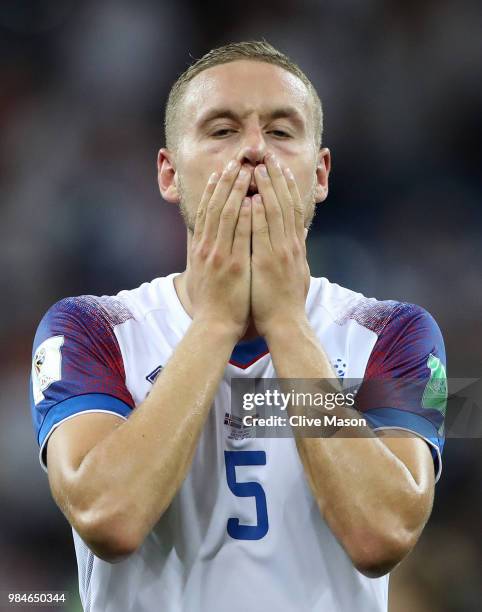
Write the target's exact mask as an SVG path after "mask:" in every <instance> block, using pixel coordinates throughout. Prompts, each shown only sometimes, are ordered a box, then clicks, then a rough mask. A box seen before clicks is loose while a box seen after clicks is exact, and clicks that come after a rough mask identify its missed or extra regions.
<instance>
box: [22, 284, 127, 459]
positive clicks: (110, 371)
mask: <svg viewBox="0 0 482 612" xmlns="http://www.w3.org/2000/svg"><path fill="white" fill-rule="evenodd" d="M129 318H131V315H130V313H129V311H128V310H127V309H126V308H125V307H124V306H123V305H122V303H121V302H120V301H119V300H117V299H116V298H97V297H94V296H82V297H76V298H66V299H64V300H61V301H60V302H57V303H56V304H54V306H52V308H50V310H48V311H47V313H46V314H45V316H44V317H43V319H42V321H41V322H40V324H39V326H38V329H37V333H36V335H35V339H34V344H33V353H32V372H31V377H30V406H31V413H32V420H33V425H34V429H35V434H36V436H37V442H38V444H39V447H40V463H41V465H42V467H43V468H44V469H45V470H47V466H46V457H45V453H44V450H45V447H46V443H47V440H48V438H49V436H50V435H51V433H52V432H53V431H54V429H55V428H56V427H57V426H58V425H60V423H62V422H63V421H65V420H67V419H69V418H72V417H73V416H75V415H78V414H80V413H82V412H108V413H113V414H117V415H119V416H121V417H123V418H128V416H129V414H130V413H131V411H132V409H133V408H134V401H133V399H132V396H131V394H130V393H129V391H128V389H127V387H126V384H125V372H124V365H123V360H122V354H121V351H120V348H119V344H118V342H117V338H116V336H115V332H114V328H115V326H116V325H117V324H119V323H122V322H124V321H125V320H127V319H129Z"/></svg>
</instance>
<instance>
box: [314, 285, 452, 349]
mask: <svg viewBox="0 0 482 612" xmlns="http://www.w3.org/2000/svg"><path fill="white" fill-rule="evenodd" d="M312 290H313V291H312ZM311 292H312V296H311V304H310V306H311V308H322V309H323V310H324V311H325V312H326V313H327V314H329V315H330V317H331V318H332V320H333V322H334V323H336V324H337V325H341V326H342V325H346V324H347V323H349V322H351V321H353V322H356V323H358V324H359V325H361V326H362V327H364V328H366V329H368V330H370V331H372V332H374V333H375V334H376V335H377V336H378V337H379V338H381V337H387V336H390V335H396V334H397V333H398V334H400V333H403V332H404V331H411V332H412V333H414V332H417V331H418V332H423V333H425V334H427V333H429V334H430V335H441V332H440V328H439V326H438V325H437V322H436V321H435V319H434V317H433V316H432V315H431V314H430V312H428V311H427V310H426V309H425V308H423V307H422V306H419V305H417V304H412V303H409V302H403V301H399V300H379V299H377V298H374V297H366V296H365V295H363V294H362V293H359V292H356V291H353V290H351V289H348V288H346V287H342V286H340V285H338V284H337V283H332V282H330V281H329V280H328V279H326V278H313V279H312V285H311V287H310V293H311Z"/></svg>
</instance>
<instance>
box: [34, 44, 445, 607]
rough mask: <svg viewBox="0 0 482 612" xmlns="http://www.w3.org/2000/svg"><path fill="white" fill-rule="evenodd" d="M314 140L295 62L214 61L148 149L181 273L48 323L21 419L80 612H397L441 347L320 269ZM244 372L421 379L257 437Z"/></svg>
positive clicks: (420, 506)
mask: <svg viewBox="0 0 482 612" xmlns="http://www.w3.org/2000/svg"><path fill="white" fill-rule="evenodd" d="M321 137H322V110H321V104H320V100H319V98H318V95H317V93H316V91H315V90H314V88H313V86H312V84H311V82H310V81H309V80H308V78H307V77H306V76H305V74H304V73H303V72H302V71H301V69H300V68H299V67H298V66H296V65H295V64H294V63H292V62H291V61H290V60H289V59H288V58H287V57H286V56H285V55H283V54H282V53H280V52H279V51H277V50H276V49H274V48H273V47H272V46H271V45H269V44H268V43H266V42H245V43H237V44H230V45H227V46H225V47H222V48H219V49H215V50H212V51H211V52H209V53H208V54H207V55H205V56H204V57H203V58H201V59H200V60H199V61H197V62H196V63H194V64H193V65H192V66H191V67H190V68H189V69H188V70H187V71H186V72H185V73H184V74H182V75H181V76H180V78H179V79H178V80H177V82H176V83H175V84H174V86H173V88H172V90H171V92H170V96H169V100H168V105H167V110H166V144H167V148H162V149H161V150H160V151H159V155H158V181H159V187H160V192H161V194H162V197H163V198H164V200H165V201H167V202H170V203H173V204H176V205H179V207H180V209H181V212H182V214H183V217H184V220H185V223H186V226H187V263H186V269H185V271H183V272H182V273H180V274H179V273H173V274H170V275H169V276H167V277H164V278H157V279H155V280H153V281H152V282H150V283H144V284H143V285H141V286H140V287H138V288H137V289H133V290H129V291H127V290H125V291H120V293H118V294H117V295H116V296H113V297H106V296H104V297H94V296H90V295H89V296H82V297H74V298H67V299H63V300H61V301H60V302H58V303H57V304H55V305H54V306H52V308H50V310H49V311H48V312H47V314H46V315H45V316H44V318H43V320H42V322H41V323H40V325H39V328H38V331H37V334H36V337H35V341H34V349H33V365H32V378H31V391H32V393H31V395H32V404H31V407H32V416H33V422H34V426H35V430H36V434H37V439H38V443H39V446H40V461H41V464H42V466H43V468H44V469H45V470H47V468H48V478H49V483H50V487H51V491H52V495H53V497H54V499H55V500H56V502H57V504H58V506H59V508H60V509H61V510H62V512H63V513H64V514H65V516H66V518H67V520H68V521H69V523H70V525H71V526H72V533H73V539H74V544H75V550H76V555H77V561H78V568H79V587H80V595H81V599H82V604H83V606H84V609H85V610H86V611H87V612H124V611H125V612H127V611H135V612H153V611H157V610H162V611H165V612H181V611H183V612H197V611H200V612H227V611H228V610H229V611H233V612H248V611H249V612H271V611H273V612H304V611H312V612H352V611H353V610H360V611H364V612H368V611H382V610H386V609H387V591H388V573H389V572H390V570H391V569H392V568H393V567H395V566H396V565H397V564H398V563H399V562H400V561H401V560H402V559H403V558H404V557H405V556H406V555H407V553H408V552H409V551H410V550H411V549H412V548H413V546H414V545H415V543H416V541H417V539H418V537H419V536H420V533H421V531H422V529H423V527H424V525H425V523H426V521H427V520H428V517H429V514H430V511H431V507H432V501H433V495H434V483H435V481H436V479H437V478H438V476H439V474H440V469H441V454H440V453H441V450H442V445H443V429H442V425H443V408H442V407H441V406H440V403H437V402H434V401H432V400H433V390H434V388H435V387H437V385H438V387H437V388H438V389H439V390H440V388H443V385H444V381H445V352H444V345H443V340H442V337H441V334H440V331H439V329H438V327H437V324H436V323H435V321H434V319H433V318H432V317H431V316H430V315H429V314H428V313H427V312H426V311H425V310H424V309H422V308H421V307H419V306H416V305H413V304H407V303H403V302H397V301H378V300H376V299H374V298H366V297H364V296H363V295H361V294H359V293H355V292H353V291H351V290H349V289H346V288H343V287H340V286H338V285H337V284H334V283H331V282H330V281H329V280H327V279H326V278H313V277H310V272H309V267H308V263H307V260H306V249H305V239H306V234H307V230H308V228H309V226H310V223H311V221H312V218H313V214H314V210H315V206H316V204H321V203H322V202H323V201H324V200H325V198H326V197H327V193H328V175H329V172H330V152H329V150H328V149H327V148H324V147H322V146H321ZM240 377H245V378H251V379H252V378H256V379H260V378H273V377H278V378H280V379H288V378H289V379H301V378H303V379H310V380H315V379H316V380H318V381H321V384H323V381H324V380H325V379H336V378H337V377H338V378H339V380H340V381H341V379H342V378H343V377H349V378H354V379H356V378H358V379H363V380H364V381H365V382H366V381H369V380H374V379H376V378H377V377H380V378H388V379H395V378H400V377H413V378H415V379H417V380H419V381H421V382H422V383H423V385H422V386H421V392H420V395H419V397H417V398H416V400H415V401H413V398H412V400H411V401H407V402H404V401H403V399H402V400H400V399H397V397H398V396H396V397H395V396H394V399H393V400H390V401H387V402H386V405H381V406H377V407H375V408H373V409H367V410H366V412H365V413H363V416H364V417H366V419H367V421H368V423H369V426H366V427H364V426H363V424H360V425H359V426H357V425H352V426H351V427H350V431H349V433H347V432H346V431H344V430H343V428H339V429H337V430H336V431H335V430H334V429H333V428H331V436H330V437H302V436H296V437H286V438H268V437H264V438H263V437H254V436H250V435H241V434H242V433H245V429H244V428H240V424H239V422H238V421H237V420H236V418H235V417H234V416H232V414H231V404H230V388H231V380H232V379H233V378H240ZM435 383H436V384H435ZM422 392H423V393H422ZM337 414H338V415H340V416H346V415H347V414H350V415H352V414H355V411H354V410H353V409H351V408H349V407H348V406H344V405H342V406H340V407H338V408H337ZM356 414H358V412H356ZM335 429H336V428H335ZM387 434H389V435H387Z"/></svg>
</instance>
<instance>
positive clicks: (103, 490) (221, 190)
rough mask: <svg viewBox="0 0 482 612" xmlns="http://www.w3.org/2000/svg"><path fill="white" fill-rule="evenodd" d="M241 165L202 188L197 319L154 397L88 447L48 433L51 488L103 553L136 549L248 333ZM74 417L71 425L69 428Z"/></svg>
mask: <svg viewBox="0 0 482 612" xmlns="http://www.w3.org/2000/svg"><path fill="white" fill-rule="evenodd" d="M238 173H239V166H236V167H235V168H234V169H232V170H231V171H225V172H224V174H223V175H222V177H221V179H220V180H219V181H218V180H215V181H211V182H210V183H208V186H207V187H206V192H205V194H204V196H203V202H202V203H201V205H200V207H199V214H198V219H197V222H196V229H195V234H194V238H193V241H192V249H191V253H190V266H191V272H192V282H191V297H192V299H191V301H192V304H193V308H194V315H193V323H192V324H191V326H190V328H189V330H188V332H187V333H186V335H185V336H184V338H183V339H182V341H181V342H180V343H179V345H178V346H177V348H176V350H175V351H174V354H173V355H172V357H171V359H170V360H169V362H168V363H167V365H166V367H165V368H164V370H163V371H162V374H161V375H160V376H159V377H158V379H157V380H156V382H155V384H154V386H153V388H152V391H151V393H150V394H149V396H148V397H147V398H146V400H145V401H144V402H143V403H142V404H141V405H140V406H138V407H137V408H136V409H135V411H134V412H133V413H132V415H131V416H130V418H129V419H128V420H127V421H125V422H123V423H122V424H120V425H118V423H117V422H116V423H115V425H114V424H112V429H110V431H109V425H106V432H105V434H106V435H104V436H103V437H102V438H101V439H96V440H95V443H94V444H93V446H92V447H91V448H89V449H86V452H85V454H84V455H83V456H79V455H78V454H77V455H76V456H75V455H74V456H70V461H65V459H63V455H62V451H63V449H65V444H63V443H62V430H64V431H67V429H66V428H64V426H63V425H61V426H60V427H59V428H58V430H57V431H55V432H54V433H53V434H52V437H51V440H50V442H49V445H48V462H49V474H50V482H51V486H52V491H53V493H54V497H55V498H56V500H57V501H58V503H59V505H60V507H61V509H62V511H63V512H64V514H65V515H66V517H67V518H68V520H69V521H70V523H71V524H72V525H73V527H74V528H75V529H76V530H77V531H78V533H79V534H80V535H81V536H82V537H83V539H84V540H85V541H86V543H87V544H88V545H89V546H90V547H91V549H92V550H93V551H94V552H95V553H96V554H97V555H98V556H100V557H102V558H105V559H106V560H116V559H119V558H122V557H123V556H125V555H128V554H130V553H132V552H133V551H134V550H135V549H136V548H137V547H138V546H139V545H140V544H141V543H142V542H143V540H144V538H145V537H146V535H147V534H148V533H149V531H150V530H151V529H152V527H153V526H154V524H155V523H156V522H157V521H158V520H159V518H160V516H161V515H162V513H163V512H164V511H165V510H166V508H167V507H168V506H169V504H170V502H171V500H172V498H173V496H174V495H175V493H176V492H177V490H178V489H179V487H180V485H181V483H182V482H183V480H184V478H185V476H186V474H187V471H188V469H189V467H190V464H191V461H192V458H193V455H194V452H195V449H196V446H197V442H198V440H199V436H200V433H201V431H202V427H203V425H204V422H205V420H206V417H207V414H208V412H209V409H210V407H211V405H212V402H213V399H214V396H215V394H216V391H217V389H218V386H219V382H220V380H221V378H222V375H223V372H224V369H225V367H226V364H227V362H228V360H229V356H230V354H231V351H232V349H233V346H234V345H235V343H236V341H237V340H238V338H239V337H241V336H242V334H243V333H244V329H245V327H246V324H247V318H248V314H249V287H250V266H249V248H250V231H251V211H250V208H249V206H241V204H242V202H243V198H244V195H245V193H246V191H247V188H248V183H249V176H241V175H239V176H238ZM207 356H208V357H207ZM76 420H77V419H72V423H71V425H70V426H69V431H71V432H72V434H71V435H72V436H73V437H75V435H76V430H75V431H74V429H73V428H74V423H75V421H76ZM67 424H69V422H68V421H67V422H66V425H67ZM57 441H58V443H57Z"/></svg>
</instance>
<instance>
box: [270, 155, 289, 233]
mask: <svg viewBox="0 0 482 612" xmlns="http://www.w3.org/2000/svg"><path fill="white" fill-rule="evenodd" d="M265 159H266V167H267V168H268V173H269V176H270V177H271V182H272V184H273V189H274V191H275V193H276V197H277V199H278V203H279V206H280V208H281V212H282V214H283V225H284V230H285V234H286V235H287V236H291V235H292V233H293V232H294V229H295V217H294V206H293V200H292V199H291V193H290V190H289V189H288V184H287V182H286V177H285V174H284V172H283V170H282V168H281V166H280V163H279V161H278V159H277V158H276V156H275V155H273V154H272V153H269V154H268V155H266V157H265Z"/></svg>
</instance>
